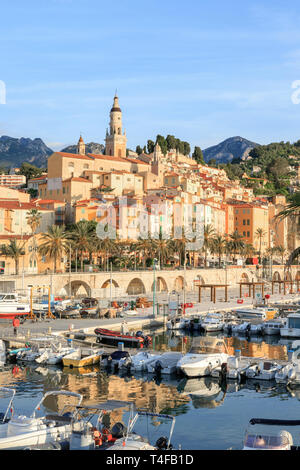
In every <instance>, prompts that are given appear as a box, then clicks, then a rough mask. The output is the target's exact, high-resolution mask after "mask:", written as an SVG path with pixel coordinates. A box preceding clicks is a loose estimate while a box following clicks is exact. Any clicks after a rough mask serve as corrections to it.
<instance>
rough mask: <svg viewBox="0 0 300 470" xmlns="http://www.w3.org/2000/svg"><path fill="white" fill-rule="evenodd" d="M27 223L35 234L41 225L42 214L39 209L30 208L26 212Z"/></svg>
mask: <svg viewBox="0 0 300 470" xmlns="http://www.w3.org/2000/svg"><path fill="white" fill-rule="evenodd" d="M26 220H27V224H28V225H29V227H30V228H31V231H32V234H33V235H34V234H35V232H36V231H37V229H38V227H39V226H40V225H41V221H42V214H41V213H40V212H39V211H38V210H37V209H30V210H29V211H28V212H27V214H26Z"/></svg>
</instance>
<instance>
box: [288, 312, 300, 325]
mask: <svg viewBox="0 0 300 470" xmlns="http://www.w3.org/2000/svg"><path fill="white" fill-rule="evenodd" d="M286 326H287V328H297V329H300V313H291V314H290V315H288V316H287V325H286Z"/></svg>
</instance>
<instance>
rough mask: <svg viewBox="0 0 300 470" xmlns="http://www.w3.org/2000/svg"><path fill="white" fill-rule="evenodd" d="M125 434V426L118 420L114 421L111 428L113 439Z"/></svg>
mask: <svg viewBox="0 0 300 470" xmlns="http://www.w3.org/2000/svg"><path fill="white" fill-rule="evenodd" d="M126 434H127V428H126V426H125V425H124V424H123V423H121V422H120V421H118V422H117V423H115V424H114V425H113V427H112V428H111V435H112V437H113V438H115V439H121V437H124V436H126Z"/></svg>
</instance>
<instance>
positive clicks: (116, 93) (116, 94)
mask: <svg viewBox="0 0 300 470" xmlns="http://www.w3.org/2000/svg"><path fill="white" fill-rule="evenodd" d="M116 96H118V89H117V88H116V91H115V97H116Z"/></svg>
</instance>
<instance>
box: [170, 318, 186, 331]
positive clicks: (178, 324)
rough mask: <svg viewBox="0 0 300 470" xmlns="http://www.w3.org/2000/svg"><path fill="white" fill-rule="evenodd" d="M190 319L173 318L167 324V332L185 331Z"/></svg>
mask: <svg viewBox="0 0 300 470" xmlns="http://www.w3.org/2000/svg"><path fill="white" fill-rule="evenodd" d="M189 323H190V319H189V318H185V317H173V318H170V320H169V321H168V322H167V325H166V326H167V329H168V330H185V329H187V328H188V327H189Z"/></svg>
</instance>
